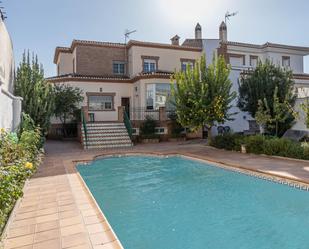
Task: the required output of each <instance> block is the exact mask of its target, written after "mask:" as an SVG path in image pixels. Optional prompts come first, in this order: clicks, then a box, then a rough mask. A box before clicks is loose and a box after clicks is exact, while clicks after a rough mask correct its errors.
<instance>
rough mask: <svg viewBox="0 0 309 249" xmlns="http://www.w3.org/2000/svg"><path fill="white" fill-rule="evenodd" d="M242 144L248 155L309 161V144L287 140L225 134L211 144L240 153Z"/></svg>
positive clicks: (217, 137)
mask: <svg viewBox="0 0 309 249" xmlns="http://www.w3.org/2000/svg"><path fill="white" fill-rule="evenodd" d="M241 144H244V145H245V146H246V151H247V152H248V153H254V154H266V155H272V156H282V157H290V158H297V159H304V160H309V144H308V143H300V142H295V141H292V140H290V139H287V138H277V137H267V136H262V135H254V136H242V135H237V134H224V135H219V136H216V137H215V138H214V139H213V140H212V142H211V146H213V147H216V148H219V149H226V150H235V151H240V147H241Z"/></svg>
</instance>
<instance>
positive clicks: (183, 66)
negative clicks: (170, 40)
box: [181, 61, 193, 71]
mask: <svg viewBox="0 0 309 249" xmlns="http://www.w3.org/2000/svg"><path fill="white" fill-rule="evenodd" d="M187 67H188V68H190V69H191V68H193V62H192V61H182V62H181V71H186V70H187Z"/></svg>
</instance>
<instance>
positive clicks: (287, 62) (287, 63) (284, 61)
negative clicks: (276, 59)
mask: <svg viewBox="0 0 309 249" xmlns="http://www.w3.org/2000/svg"><path fill="white" fill-rule="evenodd" d="M282 66H283V67H290V56H282Z"/></svg>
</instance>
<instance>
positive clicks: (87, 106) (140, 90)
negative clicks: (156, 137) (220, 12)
mask: <svg viewBox="0 0 309 249" xmlns="http://www.w3.org/2000/svg"><path fill="white" fill-rule="evenodd" d="M179 39H180V38H179V37H178V36H177V35H176V36H174V37H173V38H172V39H171V44H162V43H152V42H141V41H134V40H131V41H129V42H128V44H122V43H110V42H95V41H81V40H73V42H72V44H71V46H70V47H57V48H56V51H55V57H54V63H55V64H56V65H57V71H58V75H57V76H55V77H51V78H49V79H48V80H49V82H51V83H53V84H69V85H72V86H76V87H79V88H80V89H82V90H83V93H84V97H85V98H84V102H83V103H81V106H82V107H83V110H84V112H85V114H86V117H87V120H88V121H89V122H98V121H99V122H111V121H113V122H117V121H121V119H119V117H120V115H119V113H120V112H122V111H121V110H122V109H121V107H122V106H124V107H125V109H126V110H127V112H128V114H129V116H130V119H131V121H132V122H133V125H135V126H136V127H138V122H137V121H141V120H143V119H144V118H145V117H146V116H147V115H148V116H152V117H153V118H154V119H157V120H158V121H163V122H161V126H164V125H165V123H164V121H166V119H167V118H166V117H167V114H164V113H162V111H165V112H166V111H168V110H169V108H170V107H169V106H168V98H169V97H170V82H171V81H170V77H171V75H172V74H173V72H174V71H175V70H181V69H184V68H185V67H186V66H187V65H188V64H190V65H194V62H195V61H196V60H197V59H199V58H200V57H201V56H202V55H203V54H206V59H207V63H210V62H211V61H212V57H213V55H214V54H215V55H223V56H224V57H225V59H226V61H227V63H229V64H230V65H231V74H230V79H231V81H232V83H233V90H234V91H236V92H237V91H238V80H239V78H240V74H241V73H242V72H243V71H244V70H248V69H250V68H254V67H255V66H256V65H257V62H258V61H259V60H261V61H265V60H266V59H268V60H270V61H272V62H273V63H276V64H279V65H281V66H282V67H288V68H290V69H291V70H293V73H294V80H295V83H296V87H297V90H298V92H299V94H300V89H302V95H301V94H300V95H299V100H298V103H299V102H301V99H302V98H304V97H306V94H304V91H305V92H306V91H307V90H308V89H309V75H308V74H305V73H304V69H303V63H304V56H306V55H308V54H309V48H308V47H299V46H289V45H280V44H273V43H265V44H262V45H256V44H248V43H239V42H232V41H228V36H227V27H226V24H225V23H224V22H222V23H221V25H220V27H219V37H218V38H216V39H203V38H202V27H201V26H200V25H199V24H197V25H196V27H195V37H194V39H186V40H185V41H184V42H183V43H182V44H180V43H179ZM231 112H237V115H236V116H235V117H234V120H233V121H229V122H226V123H225V124H223V126H225V127H229V128H230V129H231V130H233V131H234V132H248V133H250V132H256V131H257V129H258V127H257V125H256V123H255V121H254V119H253V118H252V117H251V116H250V115H249V114H248V113H245V112H242V111H240V110H239V108H238V107H237V100H235V102H234V103H233V109H232V110H231ZM164 116H165V118H164ZM53 123H54V125H56V123H57V120H54V121H53ZM303 123H304V121H303V120H301V119H300V120H298V121H297V123H296V124H295V126H294V127H293V128H295V129H304V130H308V129H307V127H305V125H304V124H303ZM219 125H222V124H218V126H219ZM217 128H218V127H214V129H213V133H216V132H217Z"/></svg>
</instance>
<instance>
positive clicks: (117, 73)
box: [113, 61, 126, 75]
mask: <svg viewBox="0 0 309 249" xmlns="http://www.w3.org/2000/svg"><path fill="white" fill-rule="evenodd" d="M115 65H117V72H115V70H114V69H115ZM120 65H123V73H122V72H121V70H120ZM125 73H126V66H125V62H123V61H113V74H116V75H124V74H125Z"/></svg>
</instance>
